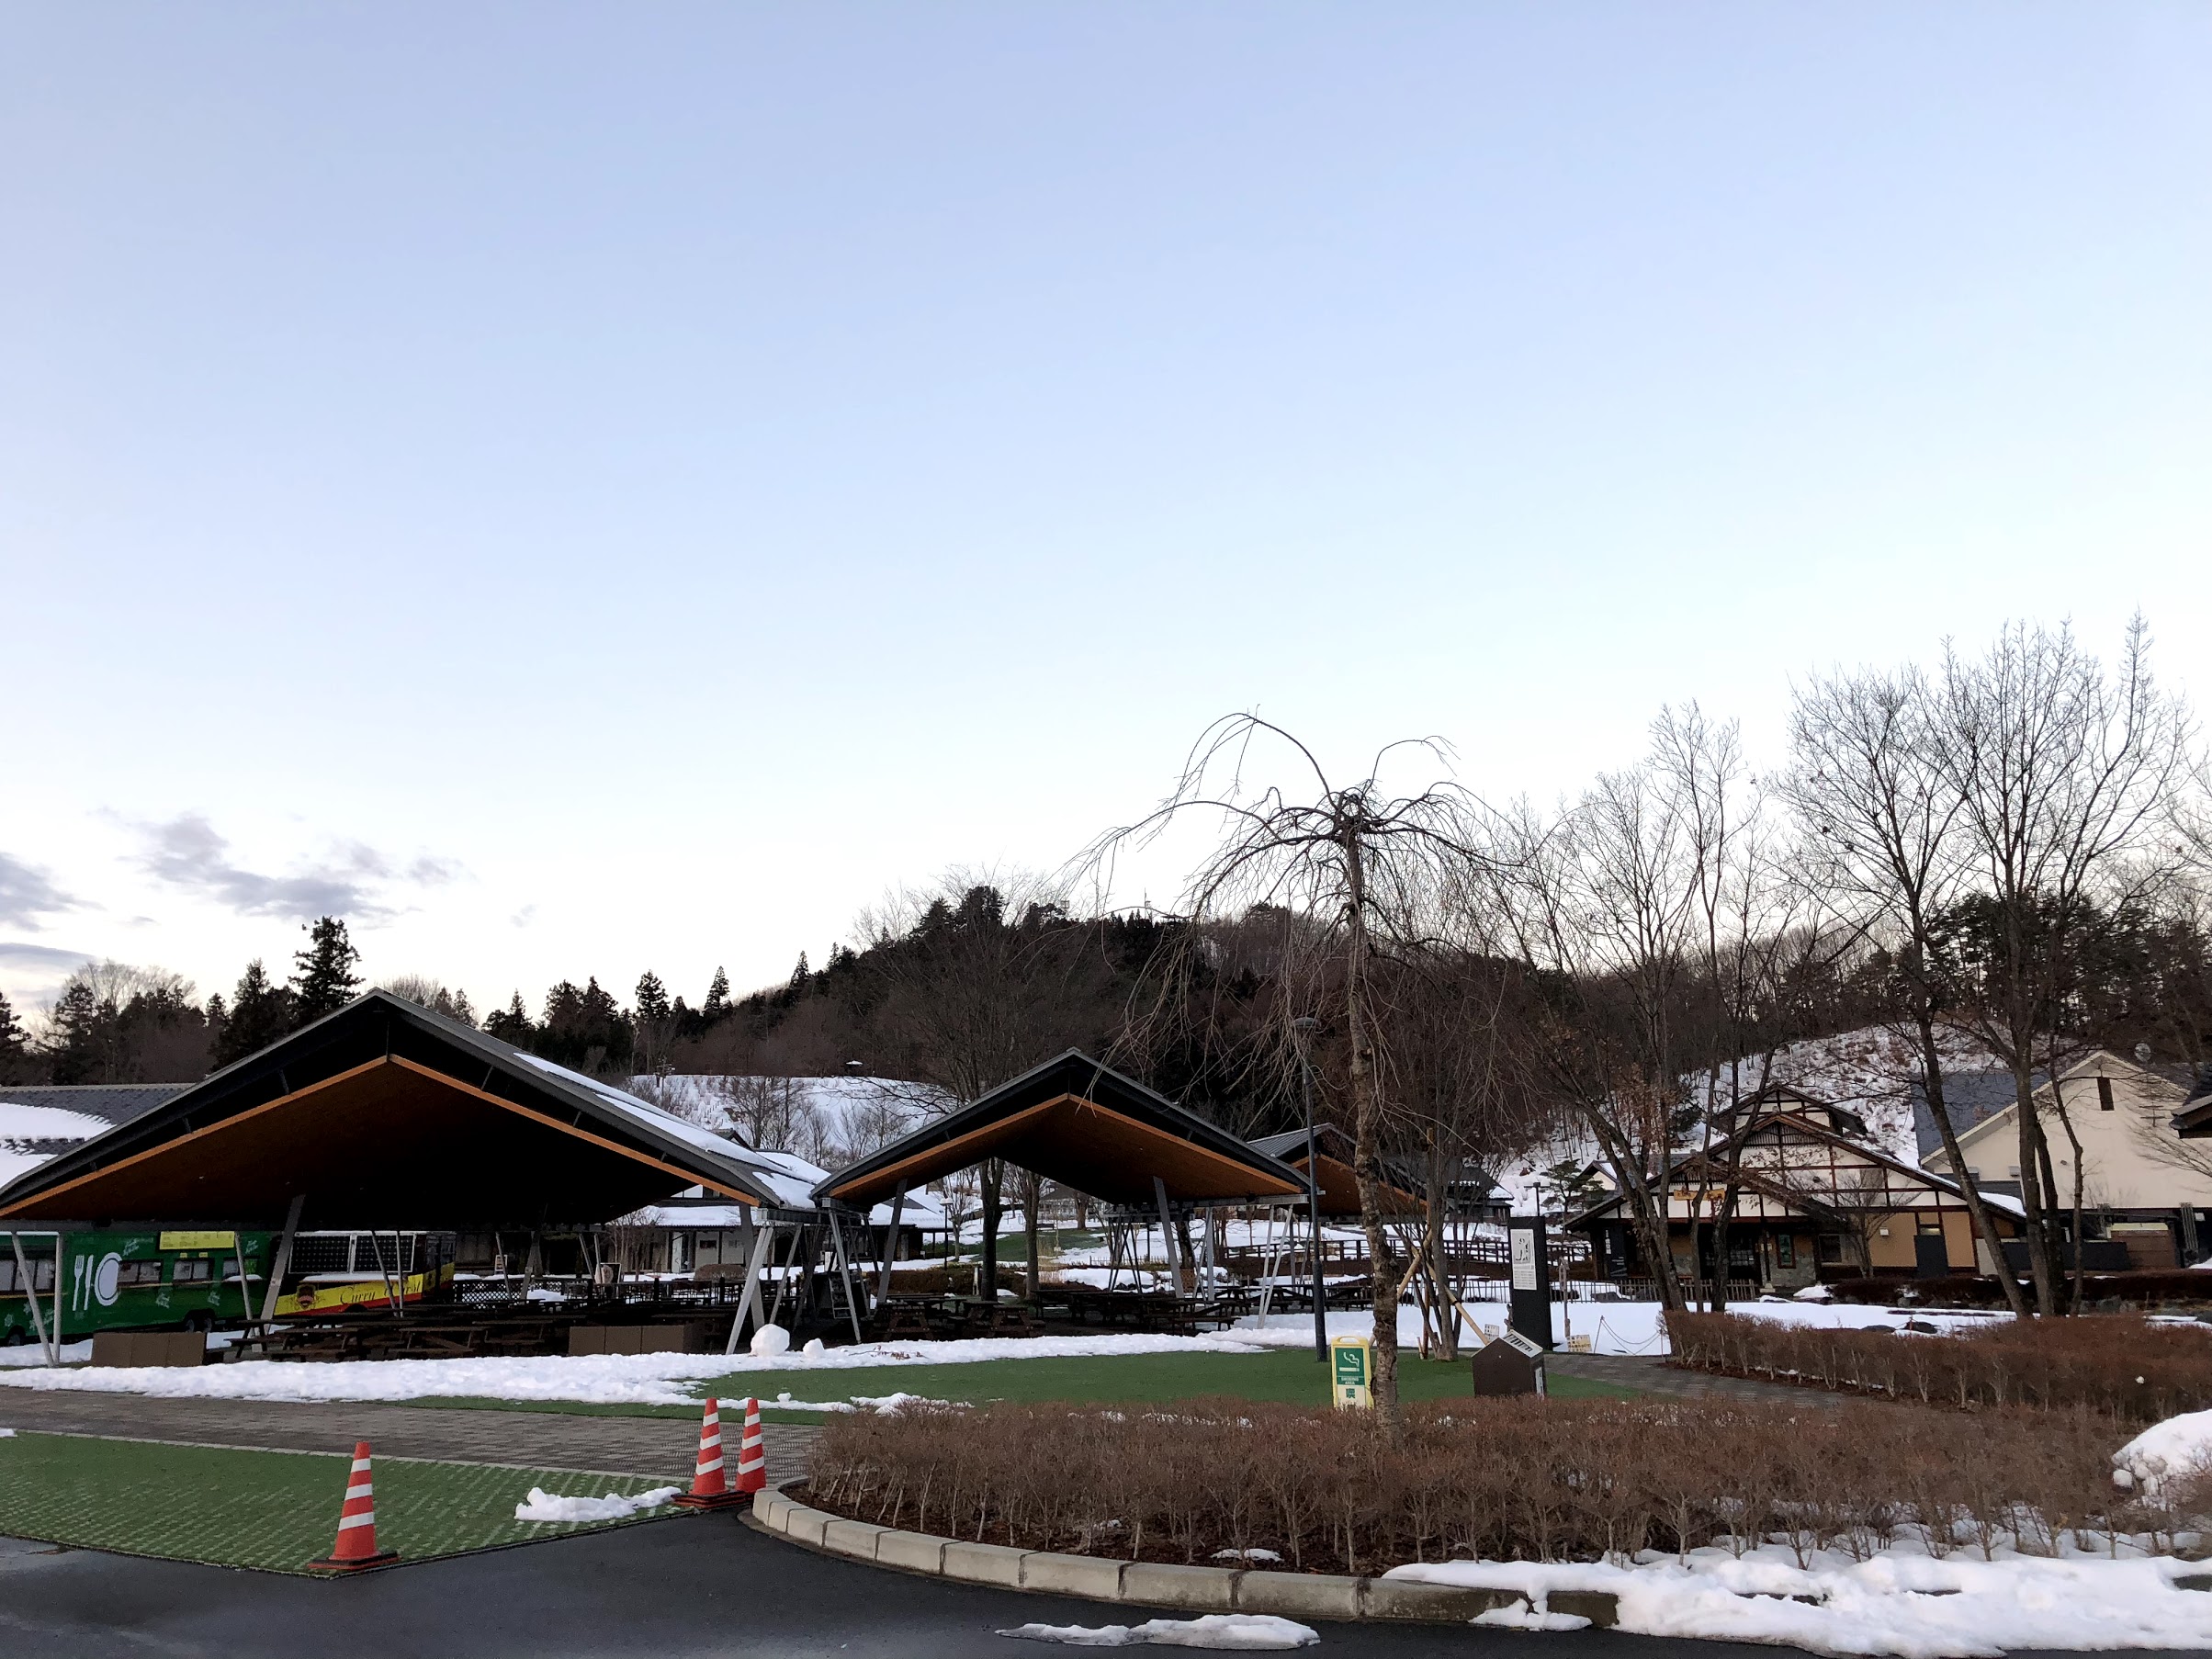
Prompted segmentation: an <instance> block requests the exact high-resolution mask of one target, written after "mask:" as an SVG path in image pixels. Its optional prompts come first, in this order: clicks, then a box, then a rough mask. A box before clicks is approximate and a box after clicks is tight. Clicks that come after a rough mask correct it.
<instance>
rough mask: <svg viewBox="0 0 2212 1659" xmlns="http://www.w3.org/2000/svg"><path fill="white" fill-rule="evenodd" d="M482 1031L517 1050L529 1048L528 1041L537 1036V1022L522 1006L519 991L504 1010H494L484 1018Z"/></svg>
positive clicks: (521, 996)
mask: <svg viewBox="0 0 2212 1659" xmlns="http://www.w3.org/2000/svg"><path fill="white" fill-rule="evenodd" d="M484 1029H485V1030H486V1031H487V1032H489V1033H491V1035H493V1036H495V1037H497V1038H498V1039H499V1040H500V1041H501V1042H502V1043H512V1044H514V1046H515V1047H517V1048H527V1047H529V1046H530V1040H531V1039H532V1038H534V1037H535V1036H536V1035H537V1022H536V1021H535V1020H533V1019H531V1018H530V1010H528V1009H526V1008H525V1007H524V1006H523V994H522V992H520V991H516V992H515V993H514V999H513V1001H512V1002H510V1003H508V1004H507V1006H506V1007H505V1008H495V1009H493V1010H491V1013H489V1014H487V1015H486V1016H485V1017H484Z"/></svg>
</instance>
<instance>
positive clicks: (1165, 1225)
mask: <svg viewBox="0 0 2212 1659" xmlns="http://www.w3.org/2000/svg"><path fill="white" fill-rule="evenodd" d="M1152 1196H1153V1197H1154V1198H1156V1199H1157V1200H1158V1201H1159V1206H1160V1254H1161V1255H1163V1256H1165V1257H1166V1258H1168V1290H1169V1291H1170V1292H1172V1293H1173V1294H1174V1295H1176V1296H1180V1295H1181V1294H1182V1293H1183V1271H1182V1269H1181V1267H1180V1266H1179V1264H1178V1263H1177V1261H1176V1259H1175V1223H1174V1222H1173V1220H1171V1219H1170V1218H1169V1216H1168V1183H1167V1182H1166V1181H1164V1180H1162V1179H1160V1178H1159V1177H1158V1176H1157V1175H1156V1176H1154V1177H1153V1178H1152Z"/></svg>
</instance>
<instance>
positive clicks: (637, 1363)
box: [0, 1327, 1310, 1409]
mask: <svg viewBox="0 0 2212 1659" xmlns="http://www.w3.org/2000/svg"><path fill="white" fill-rule="evenodd" d="M1309 1328H1310V1327H1309ZM1260 1346H1261V1344H1260V1343H1259V1342H1258V1341H1257V1340H1255V1338H1254V1337H1247V1336H1245V1335H1243V1334H1241V1333H1239V1334H1235V1335H1232V1334H1229V1333H1223V1334H1221V1335H1218V1336H1210V1337H1147V1336H1134V1335H1121V1334H1117V1335H1112V1336H1103V1335H1101V1336H1096V1337H987V1338H980V1339H977V1340H974V1341H966V1342H880V1343H878V1342H871V1343H863V1344H860V1345H857V1346H855V1347H852V1348H833V1349H828V1350H826V1351H825V1352H823V1353H822V1354H821V1355H819V1356H818V1357H817V1358H814V1359H811V1360H809V1359H808V1358H807V1356H806V1355H804V1354H796V1353H795V1354H782V1355H778V1356H775V1357H773V1358H755V1357H753V1356H751V1355H749V1354H733V1355H724V1354H572V1355H567V1356H562V1357H558V1358H544V1359H528V1360H523V1359H484V1360H344V1361H340V1362H336V1363H333V1364H306V1365H302V1364H299V1363H295V1362H286V1361H279V1360H243V1361H241V1362H238V1363H236V1364H230V1365H209V1366H202V1367H199V1368H197V1369H186V1368H183V1367H177V1368H174V1369H172V1368H164V1367H158V1366H89V1365H87V1366H80V1367H76V1368H74V1369H69V1370H62V1371H46V1370H33V1369H17V1370H11V1371H0V1388H30V1389H44V1390H51V1389H73V1390H82V1391H85V1392H88V1393H97V1394H151V1395H158V1396H160V1397H162V1398H164V1399H224V1400H423V1399H433V1398H448V1397H453V1396H461V1395H466V1396H470V1397H480V1398H487V1399H495V1400H522V1401H528V1400H577V1401H588V1402H599V1403H604V1404H608V1405H694V1404H696V1403H697V1400H698V1395H697V1394H696V1392H695V1391H694V1388H692V1387H689V1386H686V1385H687V1384H695V1383H699V1382H705V1381H708V1380H709V1379H712V1378H717V1377H725V1376H730V1375H732V1374H736V1375H739V1376H741V1377H744V1378H747V1379H750V1378H751V1377H754V1376H759V1377H761V1378H762V1382H763V1383H764V1382H766V1380H767V1379H768V1378H770V1377H773V1376H784V1375H788V1374H790V1373H792V1372H794V1371H853V1370H858V1369H859V1368H861V1367H863V1366H875V1365H944V1364H964V1363H974V1362H977V1361H981V1360H1048V1359H1075V1358H1084V1357H1088V1356H1091V1355H1103V1354H1171V1353H1221V1354H1249V1353H1257V1352H1258V1351H1259V1347H1260ZM22 1351H26V1352H29V1353H34V1354H35V1353H36V1352H37V1351H38V1350H37V1349H26V1350H22ZM754 1386H756V1387H759V1386H761V1385H760V1384H755V1385H754ZM725 1392H726V1393H728V1392H730V1391H728V1389H726V1390H725ZM808 1409H820V1408H819V1407H808Z"/></svg>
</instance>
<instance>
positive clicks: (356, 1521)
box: [308, 1440, 400, 1573]
mask: <svg viewBox="0 0 2212 1659" xmlns="http://www.w3.org/2000/svg"><path fill="white" fill-rule="evenodd" d="M399 1559H400V1552H398V1551H397V1550H379V1549H378V1548H377V1486H376V1482H375V1480H374V1479H373V1478H372V1477H371V1475H370V1473H369V1469H368V1442H367V1440H356V1441H355V1443H354V1467H353V1473H351V1474H349V1475H347V1476H346V1480H345V1504H344V1507H342V1508H341V1509H340V1510H339V1511H338V1541H337V1542H336V1543H334V1544H333V1545H332V1546H331V1552H330V1553H329V1554H328V1555H326V1556H324V1557H323V1558H322V1560H321V1561H311V1562H310V1563H308V1565H309V1566H310V1567H320V1568H322V1570H323V1571H324V1572H327V1573H358V1572H360V1571H361V1569H362V1568H364V1567H380V1566H382V1565H383V1564H384V1563H386V1562H388V1561H397V1560H399Z"/></svg>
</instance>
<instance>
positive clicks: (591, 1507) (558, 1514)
mask: <svg viewBox="0 0 2212 1659" xmlns="http://www.w3.org/2000/svg"><path fill="white" fill-rule="evenodd" d="M681 1491H683V1487H681V1486H655V1487H654V1488H652V1490H651V1491H649V1492H632V1493H622V1492H610V1493H608V1494H607V1495H606V1496H604V1497H557V1496H555V1495H553V1494H552V1493H550V1492H547V1491H546V1490H545V1489H544V1488H542V1487H538V1486H533V1487H531V1488H530V1497H529V1501H528V1502H526V1503H520V1504H517V1505H515V1506H514V1518H515V1519H516V1520H519V1521H604V1520H621V1519H623V1518H626V1517H628V1516H632V1515H635V1514H637V1513H638V1510H640V1509H657V1508H659V1507H660V1506H661V1505H662V1504H665V1503H667V1502H668V1501H669V1500H670V1499H671V1498H672V1497H674V1496H675V1495H677V1494H678V1493H679V1492H681Z"/></svg>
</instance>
